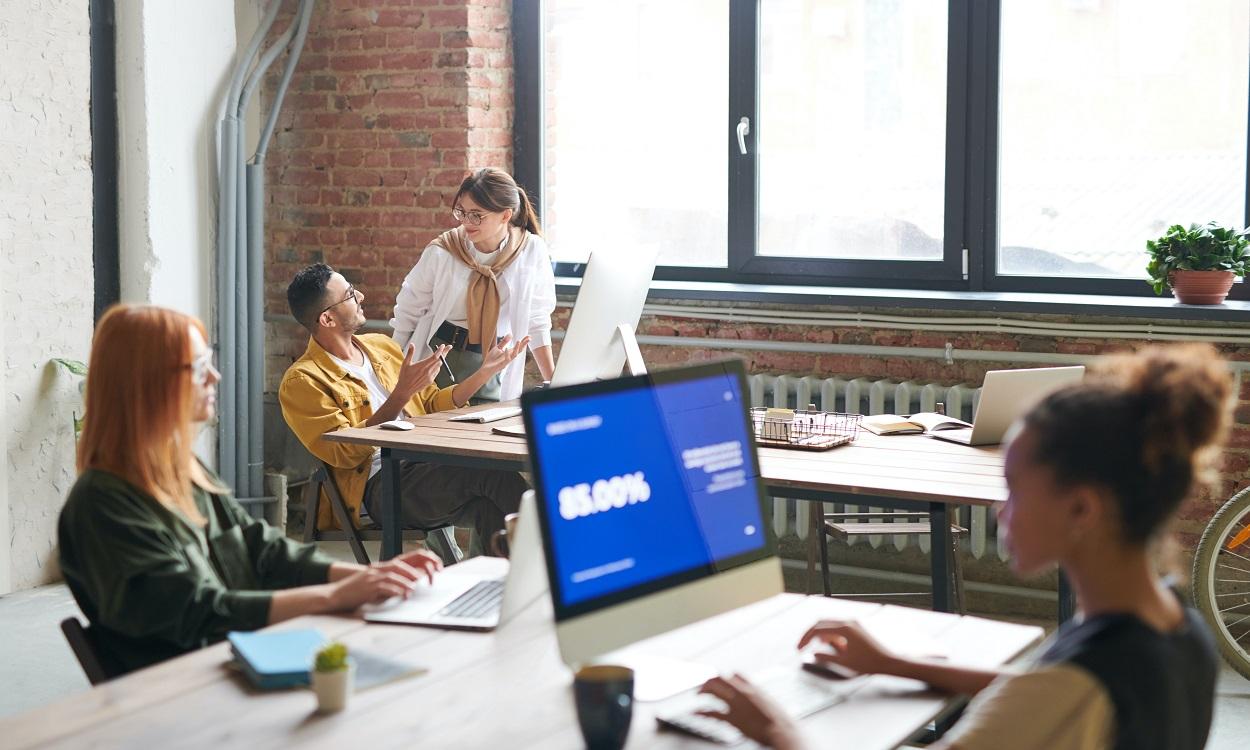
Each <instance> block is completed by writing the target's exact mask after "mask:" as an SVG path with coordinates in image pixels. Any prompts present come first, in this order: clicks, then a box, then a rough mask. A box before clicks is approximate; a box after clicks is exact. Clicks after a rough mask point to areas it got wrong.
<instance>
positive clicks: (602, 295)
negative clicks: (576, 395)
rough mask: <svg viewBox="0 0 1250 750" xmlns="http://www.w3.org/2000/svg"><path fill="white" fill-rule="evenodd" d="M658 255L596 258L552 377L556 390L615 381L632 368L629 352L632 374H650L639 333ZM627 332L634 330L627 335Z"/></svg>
mask: <svg viewBox="0 0 1250 750" xmlns="http://www.w3.org/2000/svg"><path fill="white" fill-rule="evenodd" d="M657 253H658V248H657V247H656V246H654V245H644V246H638V247H635V248H631V249H630V250H629V251H623V250H618V251H614V252H605V251H596V252H593V253H591V255H590V259H589V260H588V261H587V262H586V271H585V273H583V274H582V284H581V288H580V289H579V290H578V292H577V302H576V303H574V305H573V314H572V315H570V316H569V326H568V329H567V330H566V331H565V334H564V342H563V343H562V344H561V345H560V357H559V359H558V360H557V361H556V370H555V372H554V373H552V375H551V385H552V386H561V385H573V384H574V383H587V382H590V381H592V380H599V379H604V380H606V379H608V378H615V377H617V376H619V375H620V374H621V368H622V367H624V365H625V364H626V352H627V351H629V353H630V362H629V364H630V370H631V374H634V375H637V374H641V372H643V371H645V368H644V367H643V366H642V358H641V355H639V354H638V352H637V343H636V342H635V341H634V338H633V333H634V329H635V328H637V326H638V319H639V318H640V317H642V306H643V305H644V304H645V303H646V301H647V290H649V289H650V288H651V276H652V275H653V274H654V273H655V260H656V255H657ZM621 326H627V327H628V330H627V331H621V330H620V327H621Z"/></svg>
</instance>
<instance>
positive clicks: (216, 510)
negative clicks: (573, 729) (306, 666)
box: [57, 305, 441, 677]
mask: <svg viewBox="0 0 1250 750" xmlns="http://www.w3.org/2000/svg"><path fill="white" fill-rule="evenodd" d="M220 377H221V376H220V374H219V373H218V372H217V370H216V369H215V368H214V367H213V359H212V350H211V349H210V348H209V346H208V344H207V343H206V338H205V335H204V326H203V325H202V324H201V323H200V321H198V320H196V319H195V318H192V317H190V316H187V315H183V314H182V313H179V312H175V311H173V310H166V309H163V308H160V307H149V306H133V305H118V306H115V307H113V308H112V309H110V310H109V311H108V312H106V313H105V314H104V316H103V317H102V318H101V319H100V323H99V325H98V326H97V327H96V332H95V337H94V340H93V341H92V347H91V363H90V368H89V374H88V376H87V405H86V406H87V416H86V423H85V425H84V426H83V432H82V435H81V437H80V438H79V441H78V471H79V475H78V481H77V482H75V483H74V486H73V488H72V489H71V490H70V493H69V498H68V499H67V500H66V503H65V507H64V508H63V509H62V510H61V517H60V522H59V524H58V529H57V531H58V541H59V544H60V562H61V569H62V571H63V573H64V575H65V580H66V583H68V584H69V589H70V591H71V592H72V593H73V595H74V599H75V600H76V601H77V602H78V606H79V607H80V608H81V609H82V611H83V613H84V614H85V615H86V616H87V618H88V619H89V620H90V621H91V627H90V630H89V631H88V632H89V633H90V635H91V639H92V641H93V644H94V645H95V650H96V652H97V655H98V656H99V658H100V660H101V662H102V666H103V667H104V669H105V671H106V672H107V673H108V674H109V676H110V677H113V676H117V675H120V674H124V673H126V672H129V671H131V670H134V669H139V668H141V667H145V666H147V665H149V664H154V663H156V662H158V661H162V660H164V659H168V658H170V657H173V656H177V655H178V654H181V653H184V652H187V651H191V650H193V649H196V648H199V647H201V646H204V645H207V644H210V643H213V642H214V641H219V640H221V639H222V638H224V637H225V636H226V633H228V632H229V631H232V630H255V629H257V628H261V627H264V626H266V625H269V624H272V623H275V622H281V621H283V620H288V619H290V618H293V617H297V616H299V615H305V614H317V613H324V612H337V611H348V610H353V609H355V608H357V607H358V606H360V605H361V604H364V603H367V602H379V601H382V600H385V599H387V598H389V597H392V596H405V595H407V593H408V592H409V591H411V590H412V589H413V588H414V587H415V586H416V585H417V583H418V581H423V580H433V574H434V572H435V571H437V570H438V569H439V568H440V567H441V564H440V562H439V560H438V558H437V557H435V556H434V555H432V554H430V553H428V552H425V551H423V550H422V551H417V552H412V553H409V554H406V555H401V556H400V557H398V558H395V559H393V560H390V561H387V562H386V563H380V564H375V565H372V566H368V567H365V566H361V565H355V564H348V563H340V562H334V561H333V560H331V559H329V558H327V557H324V556H322V555H321V554H320V553H318V551H317V549H316V547H314V546H313V545H307V544H300V543H297V542H294V541H292V540H290V539H288V538H286V537H285V536H284V535H283V534H282V533H281V532H280V531H278V530H277V529H274V528H272V527H270V526H269V525H268V524H266V523H265V522H264V521H260V520H256V519H253V518H252V517H251V516H250V515H248V513H247V511H245V510H244V509H243V508H242V507H241V506H240V505H239V504H238V502H237V501H236V500H235V499H234V498H233V497H232V496H231V494H230V489H229V488H228V487H225V486H224V485H223V484H222V483H221V480H220V479H218V478H217V477H216V476H214V475H213V473H212V472H211V471H210V470H209V469H207V468H206V467H205V466H204V465H203V464H201V463H200V461H199V460H198V459H197V458H196V457H195V455H194V454H193V453H192V451H191V447H192V443H193V442H194V440H195V436H196V433H197V432H198V431H199V429H200V428H201V427H202V426H203V424H204V423H205V422H207V421H208V420H210V419H212V417H213V415H214V412H215V402H216V397H215V391H216V386H217V382H218V380H219V379H220Z"/></svg>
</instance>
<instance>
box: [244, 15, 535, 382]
mask: <svg viewBox="0 0 1250 750" xmlns="http://www.w3.org/2000/svg"><path fill="white" fill-rule="evenodd" d="M509 8H510V4H509V3H506V2H504V0H471V1H470V0H443V2H441V3H440V2H438V1H437V0H327V2H323V3H318V5H317V8H316V10H315V11H314V12H313V17H312V21H311V24H310V28H309V33H308V41H307V43H306V45H305V48H304V53H303V55H302V57H301V58H300V62H299V65H298V67H297V68H296V73H295V76H294V78H293V79H292V82H291V88H290V90H289V92H288V94H287V96H286V99H285V101H284V103H283V107H282V113H281V116H280V117H279V120H278V126H277V129H276V132H275V135H274V141H273V145H272V147H271V148H270V151H269V156H268V160H267V165H266V166H267V169H266V182H267V186H268V187H267V191H268V194H267V199H268V205H267V207H266V234H267V251H266V252H267V257H266V289H267V295H266V311H267V312H268V313H270V314H285V313H286V312H287V309H286V297H285V289H286V284H287V282H288V281H289V280H290V278H291V276H292V275H293V274H294V273H295V271H296V270H298V269H299V268H301V267H303V266H305V265H307V264H309V263H314V262H317V261H325V262H327V263H329V264H331V265H333V266H334V267H335V268H337V269H339V270H341V271H342V272H343V274H344V275H345V276H347V277H348V279H349V280H350V281H352V282H353V283H355V284H357V285H359V286H360V287H361V288H362V290H363V291H365V293H366V295H367V297H366V300H365V310H366V313H367V314H368V315H369V317H371V318H389V317H390V307H391V305H392V304H393V303H394V295H395V292H396V290H398V288H399V285H400V283H401V282H402V281H403V278H404V275H405V274H406V273H407V272H408V270H409V269H410V268H411V267H412V265H413V264H414V263H415V262H416V260H417V258H418V257H419V256H420V253H421V250H422V248H424V247H425V246H426V244H427V243H428V242H429V241H430V240H431V239H433V238H434V237H435V236H436V235H437V234H439V233H440V232H442V231H443V230H445V229H447V228H449V227H451V226H453V221H452V219H451V215H450V211H451V206H450V200H451V197H452V192H453V191H454V189H455V187H456V186H457V185H458V184H459V183H460V181H461V180H462V179H463V178H464V176H465V174H466V173H467V172H468V171H470V170H471V169H475V168H478V167H486V166H495V167H501V168H504V169H509V168H510V165H511V161H512V106H513V105H512V90H513V86H512V49H511V17H510V12H509ZM284 27H285V21H282V20H280V21H279V23H278V24H275V28H276V29H280V28H284ZM276 76H277V73H274V74H271V77H270V80H269V81H268V82H267V83H268V86H269V92H270V95H272V89H273V86H274V85H275V84H276ZM271 354H272V352H271ZM272 364H274V362H272V361H271V365H272ZM280 374H281V371H280V370H279V371H278V373H277V375H280ZM274 375H275V374H274V373H273V372H272V371H271V372H270V376H271V378H270V379H271V381H272V378H273V377H274Z"/></svg>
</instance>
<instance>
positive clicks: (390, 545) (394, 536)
mask: <svg viewBox="0 0 1250 750" xmlns="http://www.w3.org/2000/svg"><path fill="white" fill-rule="evenodd" d="M382 482H383V485H382V559H383V560H389V559H391V558H392V557H395V556H396V555H398V554H399V553H400V552H402V551H403V533H404V532H403V529H404V524H403V521H402V519H401V518H400V502H399V459H398V458H395V456H394V454H392V453H391V450H390V449H389V448H383V449H382Z"/></svg>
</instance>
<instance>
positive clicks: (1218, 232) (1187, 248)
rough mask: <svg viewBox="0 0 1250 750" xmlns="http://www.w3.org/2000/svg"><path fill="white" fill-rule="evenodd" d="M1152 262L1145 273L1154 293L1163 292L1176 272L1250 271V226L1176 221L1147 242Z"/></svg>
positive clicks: (1243, 272) (1241, 274)
mask: <svg viewBox="0 0 1250 750" xmlns="http://www.w3.org/2000/svg"><path fill="white" fill-rule="evenodd" d="M1146 253H1147V254H1148V255H1149V256H1150V262H1149V263H1148V264H1147V265H1146V273H1147V274H1148V275H1149V276H1150V286H1151V288H1153V289H1154V292H1155V294H1163V292H1164V290H1165V289H1167V286H1168V276H1169V274H1171V273H1172V272H1173V271H1232V272H1233V273H1234V274H1236V275H1237V276H1245V275H1246V273H1247V272H1250V228H1248V229H1231V228H1228V227H1222V226H1220V225H1219V224H1217V223H1215V222H1214V221H1212V222H1208V223H1206V224H1190V225H1189V227H1188V228H1186V227H1184V226H1182V225H1180V224H1173V225H1172V226H1170V227H1168V231H1167V232H1166V233H1164V235H1163V236H1162V237H1160V238H1158V239H1157V240H1148V241H1147V242H1146Z"/></svg>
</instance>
